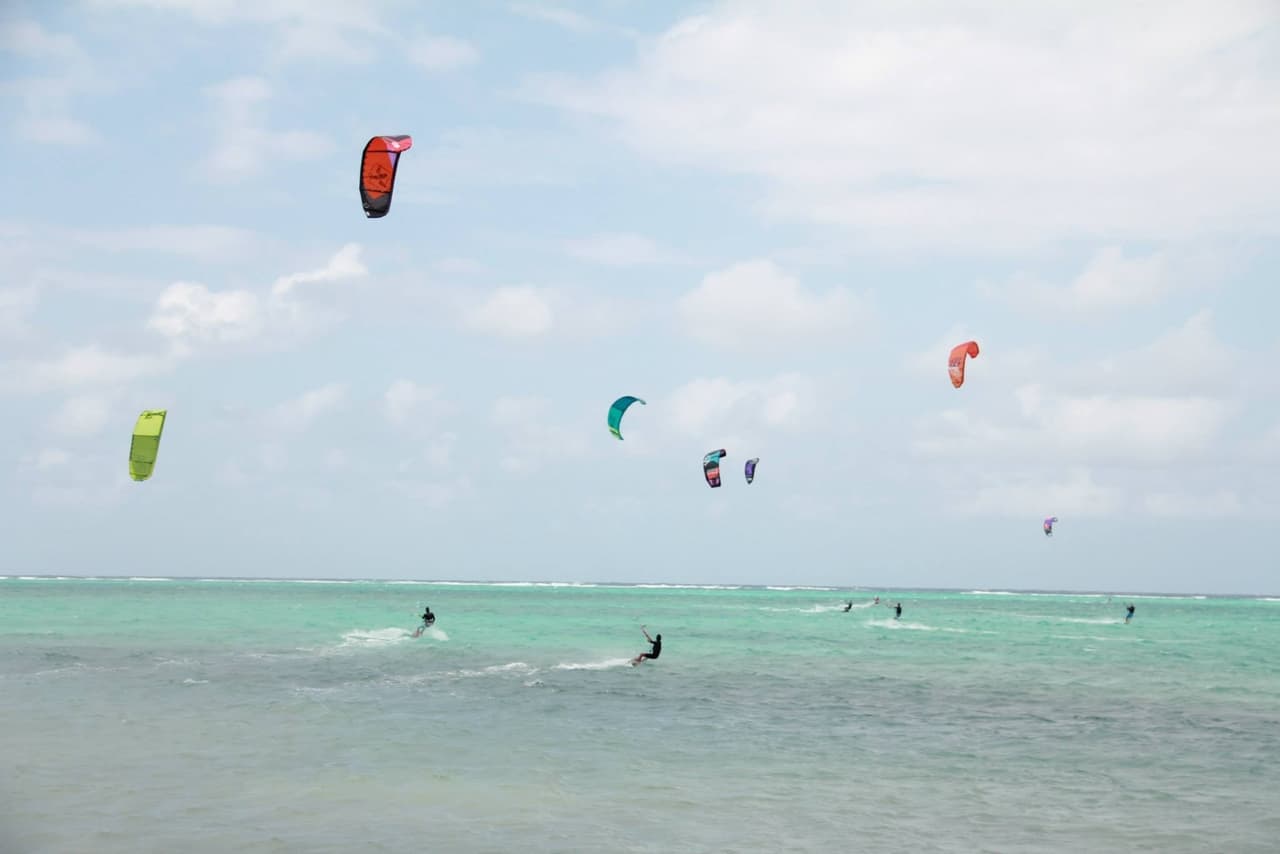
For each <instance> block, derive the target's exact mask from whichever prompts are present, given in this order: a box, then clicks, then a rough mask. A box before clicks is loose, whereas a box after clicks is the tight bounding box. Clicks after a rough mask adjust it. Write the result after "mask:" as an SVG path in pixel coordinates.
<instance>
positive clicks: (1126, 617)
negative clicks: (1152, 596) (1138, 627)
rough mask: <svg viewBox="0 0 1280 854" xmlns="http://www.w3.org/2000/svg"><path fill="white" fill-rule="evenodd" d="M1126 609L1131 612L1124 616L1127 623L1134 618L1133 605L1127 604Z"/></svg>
mask: <svg viewBox="0 0 1280 854" xmlns="http://www.w3.org/2000/svg"><path fill="white" fill-rule="evenodd" d="M1125 610H1126V611H1128V612H1129V613H1128V614H1126V615H1125V617H1124V621H1125V622H1126V623H1127V622H1129V621H1130V620H1132V619H1133V606H1132V605H1126V606H1125Z"/></svg>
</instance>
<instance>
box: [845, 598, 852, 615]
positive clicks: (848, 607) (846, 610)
mask: <svg viewBox="0 0 1280 854" xmlns="http://www.w3.org/2000/svg"><path fill="white" fill-rule="evenodd" d="M852 607H853V600H852V599H850V600H849V601H847V602H845V603H844V610H845V613H848V611H849V609H850V608H852Z"/></svg>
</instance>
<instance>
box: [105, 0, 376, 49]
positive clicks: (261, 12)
mask: <svg viewBox="0 0 1280 854" xmlns="http://www.w3.org/2000/svg"><path fill="white" fill-rule="evenodd" d="M89 5H90V6H91V7H93V8H97V9H101V10H104V11H106V12H113V11H114V10H116V9H122V8H125V9H127V8H134V9H146V10H149V11H152V12H159V13H165V12H167V13H176V14H185V15H188V16H190V17H191V18H193V19H195V20H196V21H198V22H199V23H201V24H205V25H209V26H229V25H254V26H259V27H266V28H269V29H270V30H271V31H272V33H273V34H274V35H275V36H276V40H277V44H276V50H275V58H276V59H279V60H301V59H323V60H331V61H335V62H343V63H368V62H371V61H372V60H373V59H374V58H375V57H376V56H377V51H376V50H373V46H374V45H375V43H376V42H377V41H379V40H381V41H386V40H390V39H392V38H394V33H393V32H392V31H391V30H390V29H389V28H388V27H387V26H386V25H385V24H383V22H382V17H383V12H384V11H385V10H386V9H387V8H389V5H390V4H388V3H386V2H381V0H362V2H360V3H344V2H320V0H89Z"/></svg>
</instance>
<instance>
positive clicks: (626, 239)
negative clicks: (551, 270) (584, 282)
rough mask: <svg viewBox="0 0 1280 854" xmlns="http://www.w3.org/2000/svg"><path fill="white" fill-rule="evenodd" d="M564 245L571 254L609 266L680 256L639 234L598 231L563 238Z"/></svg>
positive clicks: (666, 261) (666, 260) (675, 259)
mask: <svg viewBox="0 0 1280 854" xmlns="http://www.w3.org/2000/svg"><path fill="white" fill-rule="evenodd" d="M565 248H566V249H567V250H568V252H569V254H570V255H571V256H573V257H574V258H581V259H582V260H584V261H593V262H595V263H597V264H604V265H606V266H611V267H632V266H640V265H642V264H670V263H678V262H679V261H680V260H681V256H680V255H677V254H676V253H672V252H668V251H666V250H664V249H663V248H662V247H660V246H659V245H658V244H657V243H655V242H654V241H653V240H651V239H649V238H648V237H645V236H644V235H641V234H626V233H623V234H617V233H613V234H597V235H593V236H591V237H585V238H580V239H577V240H569V241H566V242H565Z"/></svg>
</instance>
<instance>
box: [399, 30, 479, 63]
mask: <svg viewBox="0 0 1280 854" xmlns="http://www.w3.org/2000/svg"><path fill="white" fill-rule="evenodd" d="M408 53H409V61H410V62H412V63H413V64H414V65H417V66H418V67H420V68H425V69H426V70H427V71H454V70H456V69H459V68H465V67H466V66H468V65H475V64H476V63H477V62H479V60H480V52H479V51H478V50H476V48H475V46H474V45H473V44H471V43H470V42H468V41H466V40H464V39H459V38H453V37H452V36H423V37H420V38H417V39H414V40H412V41H411V42H410V43H409V48H408Z"/></svg>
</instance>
